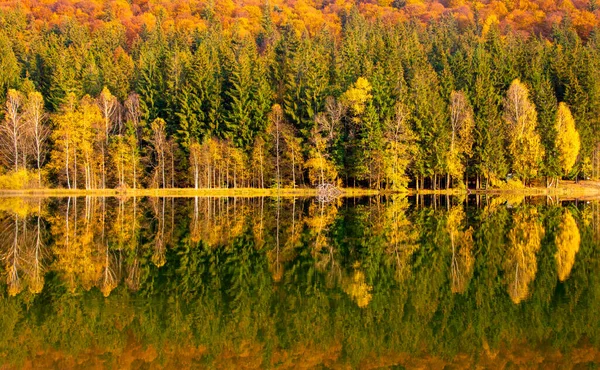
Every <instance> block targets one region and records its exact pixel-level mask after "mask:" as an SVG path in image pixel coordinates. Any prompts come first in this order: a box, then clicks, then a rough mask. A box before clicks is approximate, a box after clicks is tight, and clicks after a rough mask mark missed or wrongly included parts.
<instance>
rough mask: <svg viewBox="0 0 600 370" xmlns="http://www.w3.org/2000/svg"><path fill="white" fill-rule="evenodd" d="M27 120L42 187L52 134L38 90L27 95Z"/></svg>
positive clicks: (39, 181) (42, 99)
mask: <svg viewBox="0 0 600 370" xmlns="http://www.w3.org/2000/svg"><path fill="white" fill-rule="evenodd" d="M25 122H26V125H27V131H28V132H29V134H30V136H31V138H32V140H33V151H34V155H35V162H36V168H37V174H38V186H39V187H40V188H41V187H42V163H43V162H44V160H45V156H46V141H47V139H48V136H49V135H50V129H49V128H48V126H47V125H46V113H45V111H44V98H43V97H42V94H40V93H39V92H37V91H33V92H30V93H29V94H28V95H27V102H26V104H25Z"/></svg>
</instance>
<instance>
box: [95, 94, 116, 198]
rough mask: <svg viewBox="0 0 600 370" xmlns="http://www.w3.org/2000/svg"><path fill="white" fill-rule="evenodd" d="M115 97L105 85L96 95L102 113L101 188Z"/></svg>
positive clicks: (103, 185)
mask: <svg viewBox="0 0 600 370" xmlns="http://www.w3.org/2000/svg"><path fill="white" fill-rule="evenodd" d="M117 104H118V102H117V98H116V97H115V96H113V95H112V94H111V93H110V91H109V90H108V88H107V87H106V86H105V87H104V88H103V89H102V92H101V93H100V96H99V97H98V106H99V108H100V111H101V114H102V119H103V120H102V123H103V124H102V131H101V134H100V135H99V136H100V138H101V139H103V140H101V141H100V150H101V152H102V188H106V149H107V146H108V137H109V135H110V133H111V131H112V129H113V126H114V124H113V115H114V114H115V111H116V109H117Z"/></svg>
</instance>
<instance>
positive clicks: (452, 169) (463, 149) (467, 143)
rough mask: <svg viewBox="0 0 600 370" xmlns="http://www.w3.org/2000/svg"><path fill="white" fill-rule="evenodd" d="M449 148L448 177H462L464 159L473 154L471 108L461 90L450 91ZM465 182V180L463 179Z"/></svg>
mask: <svg viewBox="0 0 600 370" xmlns="http://www.w3.org/2000/svg"><path fill="white" fill-rule="evenodd" d="M450 126H451V129H452V132H451V136H450V150H449V151H448V161H447V163H448V179H447V181H446V187H449V186H450V180H451V179H450V177H455V178H459V179H460V178H462V177H463V175H464V174H465V172H466V161H467V159H468V158H469V157H470V156H471V155H472V154H473V128H474V127H475V121H474V120H473V108H472V107H471V104H470V103H469V100H468V99H467V96H466V94H465V93H464V92H463V91H452V93H451V94H450ZM465 183H466V181H465Z"/></svg>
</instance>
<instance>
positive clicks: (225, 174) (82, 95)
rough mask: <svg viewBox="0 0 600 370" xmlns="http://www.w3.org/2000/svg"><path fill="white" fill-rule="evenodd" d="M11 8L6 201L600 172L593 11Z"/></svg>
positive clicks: (480, 6)
mask: <svg viewBox="0 0 600 370" xmlns="http://www.w3.org/2000/svg"><path fill="white" fill-rule="evenodd" d="M514 3H515V2H513V1H472V2H467V1H461V0H451V1H419V0H394V1H386V0H380V1H378V2H369V1H365V2H345V1H343V0H339V1H336V2H326V1H324V2H312V1H297V2H291V1H281V0H280V1H273V2H271V1H266V2H252V1H248V2H245V1H239V2H237V1H236V2H233V1H225V0H219V1H190V2H185V4H183V3H182V2H178V1H172V0H163V1H149V0H133V1H123V0H117V1H91V0H88V1H77V0H62V1H43V2H42V1H34V0H29V1H19V2H15V1H4V2H0V55H1V57H0V101H1V102H2V105H3V109H2V113H0V122H1V127H0V159H1V163H2V164H1V167H2V168H1V169H0V189H35V188H60V189H85V190H94V189H108V188H117V189H142V188H165V189H168V188H195V189H200V188H202V189H209V188H210V189H212V188H277V189H279V188H297V187H298V188H308V187H314V186H316V185H319V184H324V183H329V184H335V185H337V186H340V187H360V188H370V189H387V190H394V191H404V190H406V189H408V188H415V189H417V190H419V189H433V190H436V189H442V188H463V189H464V188H465V187H468V188H477V189H489V188H492V187H502V186H523V185H532V184H537V185H540V184H543V186H556V185H557V184H558V183H559V181H560V180H562V179H574V180H578V179H597V178H598V177H600V135H598V134H597V133H598V132H599V130H600V33H598V25H599V19H600V13H599V11H598V6H597V4H596V2H595V1H593V0H590V1H550V2H549V1H520V2H517V3H518V4H514Z"/></svg>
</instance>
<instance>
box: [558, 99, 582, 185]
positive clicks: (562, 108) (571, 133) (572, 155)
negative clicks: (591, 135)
mask: <svg viewBox="0 0 600 370" xmlns="http://www.w3.org/2000/svg"><path fill="white" fill-rule="evenodd" d="M555 128H556V149H557V150H558V161H559V164H560V168H561V170H562V172H563V174H564V175H567V174H568V173H569V172H571V170H572V169H573V166H575V162H576V161H577V156H578V155H579V149H580V147H581V141H580V138H579V132H577V128H576V127H575V120H574V119H573V115H572V114H571V110H570V109H569V107H568V106H567V105H566V104H565V103H560V104H559V105H558V112H557V114H556V125H555Z"/></svg>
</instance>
